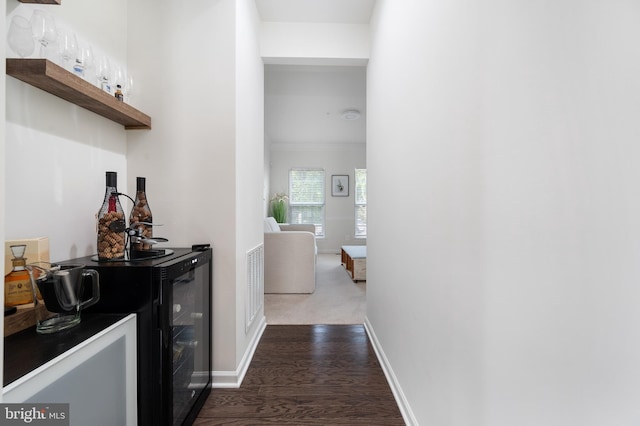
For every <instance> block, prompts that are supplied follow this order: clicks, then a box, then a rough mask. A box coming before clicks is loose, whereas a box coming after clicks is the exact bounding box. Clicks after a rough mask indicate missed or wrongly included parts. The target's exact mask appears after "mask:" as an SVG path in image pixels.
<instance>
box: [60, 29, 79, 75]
mask: <svg viewBox="0 0 640 426" xmlns="http://www.w3.org/2000/svg"><path fill="white" fill-rule="evenodd" d="M59 34H60V37H58V51H59V53H60V57H61V58H62V62H63V63H64V68H65V69H67V70H71V68H72V66H71V63H72V62H71V61H74V62H75V59H76V57H77V56H78V40H77V39H76V35H75V34H74V33H72V32H71V31H69V30H66V29H65V30H60V31H59Z"/></svg>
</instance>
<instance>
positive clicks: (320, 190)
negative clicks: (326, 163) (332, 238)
mask: <svg viewBox="0 0 640 426" xmlns="http://www.w3.org/2000/svg"><path fill="white" fill-rule="evenodd" d="M289 222H290V223H296V224H298V223H300V224H313V225H315V226H316V236H317V237H324V170H322V169H291V170H289Z"/></svg>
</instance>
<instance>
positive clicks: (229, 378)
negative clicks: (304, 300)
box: [211, 315, 267, 389]
mask: <svg viewBox="0 0 640 426" xmlns="http://www.w3.org/2000/svg"><path fill="white" fill-rule="evenodd" d="M266 328H267V319H266V317H265V316H264V315H263V316H262V318H261V320H260V323H259V324H258V326H257V327H256V332H255V334H254V335H253V337H252V338H251V343H250V344H249V346H247V350H246V351H245V352H244V355H243V356H242V360H241V361H240V365H239V366H238V368H237V369H236V370H235V371H212V372H211V382H212V385H211V386H212V387H213V388H235V389H237V388H239V387H240V385H241V384H242V380H244V376H245V374H247V370H248V369H249V365H250V364H251V360H252V359H253V354H254V353H255V352H256V348H257V347H258V343H259V342H260V338H261V337H262V334H263V333H264V330H265V329H266Z"/></svg>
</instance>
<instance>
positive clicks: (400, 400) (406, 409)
mask: <svg viewBox="0 0 640 426" xmlns="http://www.w3.org/2000/svg"><path fill="white" fill-rule="evenodd" d="M364 329H365V331H366V332H367V335H368V336H369V340H370V341H371V346H373V350H374V351H375V353H376V356H377V357H378V361H379V362H380V365H381V366H382V371H383V372H384V375H385V377H386V378H387V382H388V383H389V387H391V392H393V397H394V398H395V400H396V403H397V404H398V408H399V409H400V414H402V418H403V419H404V422H405V424H406V425H407V426H413V425H417V424H418V421H417V420H416V417H415V416H414V415H413V411H411V407H410V406H409V402H408V401H407V398H406V397H405V396H404V392H403V391H402V387H400V383H399V382H398V379H397V378H396V375H395V373H394V372H393V368H391V364H389V360H388V359H387V356H386V355H385V353H384V351H383V350H382V346H381V345H380V342H379V341H378V338H377V337H376V333H375V331H374V330H373V326H372V325H371V322H369V318H368V317H366V316H365V318H364Z"/></svg>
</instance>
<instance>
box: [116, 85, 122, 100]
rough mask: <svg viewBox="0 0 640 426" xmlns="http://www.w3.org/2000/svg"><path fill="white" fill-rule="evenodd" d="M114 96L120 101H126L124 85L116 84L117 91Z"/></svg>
mask: <svg viewBox="0 0 640 426" xmlns="http://www.w3.org/2000/svg"><path fill="white" fill-rule="evenodd" d="M114 96H115V97H116V99H117V100H119V101H120V102H122V101H124V95H123V94H122V86H121V85H119V84H117V85H116V93H115V94H114Z"/></svg>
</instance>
